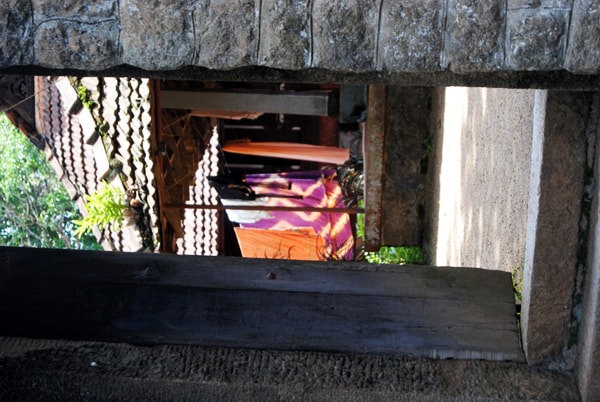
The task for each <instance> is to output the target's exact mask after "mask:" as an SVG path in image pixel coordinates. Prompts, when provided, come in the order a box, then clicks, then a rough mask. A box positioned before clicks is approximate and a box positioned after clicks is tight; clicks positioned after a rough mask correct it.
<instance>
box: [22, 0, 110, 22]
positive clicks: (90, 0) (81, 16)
mask: <svg viewBox="0 0 600 402" xmlns="http://www.w3.org/2000/svg"><path fill="white" fill-rule="evenodd" d="M31 7H32V8H33V13H34V15H35V20H36V21H45V20H49V19H56V18H61V19H70V20H76V21H80V22H84V21H85V22H89V23H96V22H99V21H101V20H106V19H117V18H118V13H119V11H118V7H117V0H64V1H46V0H32V1H31Z"/></svg>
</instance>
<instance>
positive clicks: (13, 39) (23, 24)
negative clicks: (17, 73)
mask: <svg viewBox="0 0 600 402" xmlns="http://www.w3.org/2000/svg"><path fill="white" fill-rule="evenodd" d="M0 16H1V17H0V67H8V66H13V65H22V64H32V63H33V38H32V31H33V29H32V24H33V15H32V12H31V8H30V7H29V1H28V0H7V1H2V2H0Z"/></svg>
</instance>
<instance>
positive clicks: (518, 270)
mask: <svg viewBox="0 0 600 402" xmlns="http://www.w3.org/2000/svg"><path fill="white" fill-rule="evenodd" d="M511 274H512V282H513V288H514V292H515V302H516V303H517V304H519V305H520V304H521V303H522V301H523V265H521V266H519V267H513V269H512V270H511Z"/></svg>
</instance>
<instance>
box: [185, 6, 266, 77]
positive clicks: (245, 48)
mask: <svg viewBox="0 0 600 402" xmlns="http://www.w3.org/2000/svg"><path fill="white" fill-rule="evenodd" d="M258 6H259V2H258V1H254V0H212V1H204V2H203V3H202V4H198V5H197V6H196V8H195V9H194V16H193V19H194V32H195V37H196V58H195V61H194V64H195V65H199V66H202V67H208V68H215V69H224V70H228V69H232V68H236V67H241V66H247V65H253V64H255V63H256V59H257V54H258V35H259V27H258V18H257V15H258Z"/></svg>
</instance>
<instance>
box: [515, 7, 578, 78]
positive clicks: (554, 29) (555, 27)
mask: <svg viewBox="0 0 600 402" xmlns="http://www.w3.org/2000/svg"><path fill="white" fill-rule="evenodd" d="M568 21H569V10H568V9H567V10H565V9H542V8H530V9H517V10H509V11H508V13H507V28H506V31H507V38H506V65H507V67H508V68H510V69H513V70H538V71H545V70H559V69H561V68H562V64H563V60H564V54H565V48H566V40H567V32H568Z"/></svg>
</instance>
